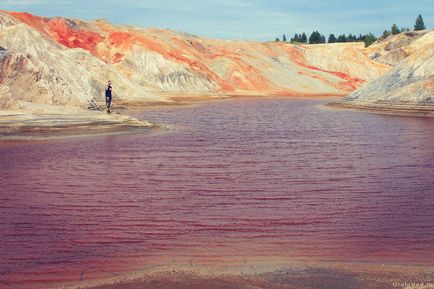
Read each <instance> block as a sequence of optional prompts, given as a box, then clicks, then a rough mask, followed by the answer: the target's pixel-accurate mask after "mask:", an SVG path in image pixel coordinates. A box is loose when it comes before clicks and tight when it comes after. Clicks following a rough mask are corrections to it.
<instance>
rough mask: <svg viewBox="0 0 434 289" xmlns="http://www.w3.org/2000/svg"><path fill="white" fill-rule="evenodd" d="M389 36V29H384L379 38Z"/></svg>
mask: <svg viewBox="0 0 434 289" xmlns="http://www.w3.org/2000/svg"><path fill="white" fill-rule="evenodd" d="M389 36H390V31H389V30H384V31H383V35H381V38H382V39H386V38H387V37H389Z"/></svg>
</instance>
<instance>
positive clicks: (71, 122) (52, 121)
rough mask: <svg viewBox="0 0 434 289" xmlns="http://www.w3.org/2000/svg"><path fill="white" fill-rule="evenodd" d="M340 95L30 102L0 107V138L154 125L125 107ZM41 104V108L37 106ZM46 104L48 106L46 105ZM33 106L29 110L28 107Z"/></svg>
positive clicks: (87, 133)
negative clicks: (101, 105)
mask: <svg viewBox="0 0 434 289" xmlns="http://www.w3.org/2000/svg"><path fill="white" fill-rule="evenodd" d="M341 97H342V95H334V94H333V95H330V94H320V95H313V94H312V95H287V94H282V95H279V94H268V95H263V94H232V95H225V94H174V95H171V97H170V100H171V101H169V102H123V101H122V100H118V101H117V102H115V103H114V109H112V110H113V113H112V114H106V113H104V112H101V111H95V110H90V109H89V110H86V109H79V108H73V107H63V106H61V107H60V108H61V110H62V111H61V112H60V113H59V112H58V109H59V107H55V108H53V107H49V106H45V105H37V104H36V105H33V106H36V109H35V108H33V107H32V109H31V110H30V111H26V110H24V111H22V110H15V111H14V110H5V111H0V142H4V141H34V140H50V139H59V138H71V137H81V136H97V135H110V134H123V133H130V132H134V131H139V130H141V129H146V130H149V129H157V128H159V127H160V126H159V125H158V124H153V123H150V122H148V121H146V120H139V119H136V118H133V117H130V116H128V114H125V115H123V114H120V113H121V112H123V111H127V110H128V109H153V108H167V107H181V106H190V105H196V104H199V103H203V102H210V101H226V100H234V99H245V100H248V99H318V100H319V99H329V100H334V99H336V100H338V99H340V98H341ZM40 106H41V107H42V109H41V108H40ZM47 108H48V109H47ZM32 110H33V111H32Z"/></svg>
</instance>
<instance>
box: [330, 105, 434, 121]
mask: <svg viewBox="0 0 434 289" xmlns="http://www.w3.org/2000/svg"><path fill="white" fill-rule="evenodd" d="M325 106H326V107H331V108H340V109H348V110H355V111H362V112H368V113H377V114H385V115H395V116H413V117H430V118H432V117H434V105H420V104H414V103H412V104H387V103H351V102H346V101H338V102H331V103H328V104H326V105H325Z"/></svg>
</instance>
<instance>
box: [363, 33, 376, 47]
mask: <svg viewBox="0 0 434 289" xmlns="http://www.w3.org/2000/svg"><path fill="white" fill-rule="evenodd" d="M363 38H364V42H365V47H368V46H369V45H371V44H372V43H374V42H375V41H377V37H375V36H374V34H372V33H368V34H367V35H365V36H364V37H363Z"/></svg>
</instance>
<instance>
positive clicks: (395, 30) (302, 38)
mask: <svg viewBox="0 0 434 289" xmlns="http://www.w3.org/2000/svg"><path fill="white" fill-rule="evenodd" d="M425 29H426V27H425V23H424V22H423V18H422V15H419V16H418V17H417V19H416V23H415V24H414V31H418V30H425ZM405 31H410V28H399V27H398V25H396V24H393V25H392V27H391V29H390V30H387V29H386V30H384V32H383V34H382V35H381V36H380V37H378V38H377V37H376V36H375V35H374V34H372V33H368V34H365V35H362V34H359V35H353V34H348V35H345V34H342V35H338V36H337V37H336V36H335V35H334V34H330V35H329V37H328V39H327V41H326V37H325V36H324V35H322V34H321V33H320V32H318V31H313V32H312V33H311V34H310V36H309V38H308V37H307V34H306V33H305V32H303V33H295V35H294V37H292V38H291V39H290V40H289V41H290V42H291V43H308V44H319V43H339V42H341V43H342V42H364V43H365V47H368V46H369V45H371V44H372V43H374V42H375V41H377V40H378V39H386V38H387V37H389V36H390V35H396V34H399V33H401V32H405ZM275 41H280V38H276V40H275ZM282 41H284V42H287V41H288V40H287V38H286V35H285V34H283V37H282Z"/></svg>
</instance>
